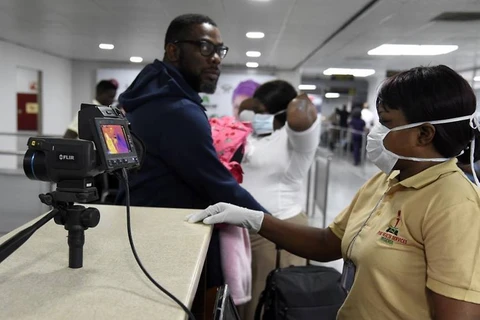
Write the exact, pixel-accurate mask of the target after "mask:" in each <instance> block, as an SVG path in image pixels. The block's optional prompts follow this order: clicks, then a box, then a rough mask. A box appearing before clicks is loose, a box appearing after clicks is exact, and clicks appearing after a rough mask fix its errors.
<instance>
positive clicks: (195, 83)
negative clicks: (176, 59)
mask: <svg viewBox="0 0 480 320" xmlns="http://www.w3.org/2000/svg"><path fill="white" fill-rule="evenodd" d="M179 71H180V73H181V74H182V75H183V77H184V78H185V81H186V82H187V83H188V84H189V85H190V87H192V89H193V90H195V91H196V92H205V93H215V90H216V89H217V81H212V82H210V81H209V82H205V81H202V78H201V77H200V75H196V74H194V73H193V72H191V71H190V70H189V68H188V66H187V65H186V64H185V59H183V57H180V63H179Z"/></svg>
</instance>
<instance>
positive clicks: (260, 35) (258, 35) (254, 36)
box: [246, 31, 265, 39]
mask: <svg viewBox="0 0 480 320" xmlns="http://www.w3.org/2000/svg"><path fill="white" fill-rule="evenodd" d="M246 36H247V38H250V39H262V38H263V37H265V33H263V32H257V31H251V32H247V34H246Z"/></svg>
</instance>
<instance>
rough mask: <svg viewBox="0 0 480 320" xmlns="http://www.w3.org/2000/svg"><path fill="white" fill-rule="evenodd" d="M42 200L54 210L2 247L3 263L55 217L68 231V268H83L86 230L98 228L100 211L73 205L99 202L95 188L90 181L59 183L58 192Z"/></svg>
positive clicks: (43, 197) (44, 196)
mask: <svg viewBox="0 0 480 320" xmlns="http://www.w3.org/2000/svg"><path fill="white" fill-rule="evenodd" d="M39 198H40V201H41V202H42V203H44V204H46V205H49V206H52V207H53V210H52V211H51V212H49V213H48V214H47V215H45V216H44V217H42V218H41V219H40V220H39V221H37V222H36V223H35V224H33V225H32V226H30V227H28V228H26V229H24V230H22V231H20V232H19V233H17V234H16V235H14V236H13V237H12V238H10V239H9V240H7V241H5V243H3V244H2V245H0V262H2V261H3V260H4V259H6V258H7V257H8V256H9V255H10V254H12V253H13V252H14V251H15V250H17V249H18V248H19V247H20V246H21V245H22V244H24V243H25V241H27V240H28V238H30V236H31V235H32V234H33V233H34V232H35V231H37V230H38V229H39V228H40V227H42V226H43V225H44V224H45V223H47V222H48V221H50V220H51V219H52V218H53V219H54V221H55V223H56V224H59V225H63V226H65V230H67V231H68V249H69V254H68V266H69V267H70V268H74V269H76V268H81V267H82V266H83V245H84V243H85V230H87V229H88V228H94V227H95V226H97V225H98V222H99V221H100V212H99V211H98V209H96V208H85V207H84V206H80V205H74V203H75V202H82V203H85V202H90V201H94V200H97V199H98V192H97V189H96V188H95V187H93V184H92V182H91V178H86V179H82V180H73V181H72V180H68V181H61V182H59V183H58V184H57V190H56V191H53V192H51V193H47V194H40V195H39Z"/></svg>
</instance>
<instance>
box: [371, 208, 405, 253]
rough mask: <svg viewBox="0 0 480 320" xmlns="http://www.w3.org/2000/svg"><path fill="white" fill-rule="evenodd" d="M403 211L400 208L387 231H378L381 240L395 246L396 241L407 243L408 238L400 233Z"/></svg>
mask: <svg viewBox="0 0 480 320" xmlns="http://www.w3.org/2000/svg"><path fill="white" fill-rule="evenodd" d="M401 217H402V211H401V210H398V213H397V217H396V218H394V219H392V221H390V223H389V226H388V228H387V230H386V231H381V230H380V231H378V232H377V234H378V235H379V236H380V241H382V242H384V243H386V244H389V245H391V246H393V244H394V243H399V244H407V239H405V238H403V237H401V236H399V235H398V232H399V228H400V225H401V223H402V220H401Z"/></svg>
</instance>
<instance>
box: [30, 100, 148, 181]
mask: <svg viewBox="0 0 480 320" xmlns="http://www.w3.org/2000/svg"><path fill="white" fill-rule="evenodd" d="M78 133H79V138H80V139H79V140H73V139H59V138H47V137H32V138H30V139H29V140H28V150H27V152H26V153H25V157H24V160H23V169H24V171H25V174H26V175H27V177H28V178H30V179H32V180H41V181H51V182H60V181H65V180H69V181H72V180H81V179H84V178H87V177H94V176H96V175H98V174H101V173H104V172H113V171H116V170H118V169H123V168H126V169H132V168H136V167H139V165H140V160H139V156H138V154H137V151H136V144H135V143H134V138H133V137H132V135H131V133H130V130H129V123H128V121H127V119H126V118H125V116H124V115H123V114H122V113H121V112H120V110H118V109H117V108H114V107H106V106H97V105H91V104H82V105H81V109H80V111H79V112H78ZM137 145H138V144H137Z"/></svg>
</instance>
